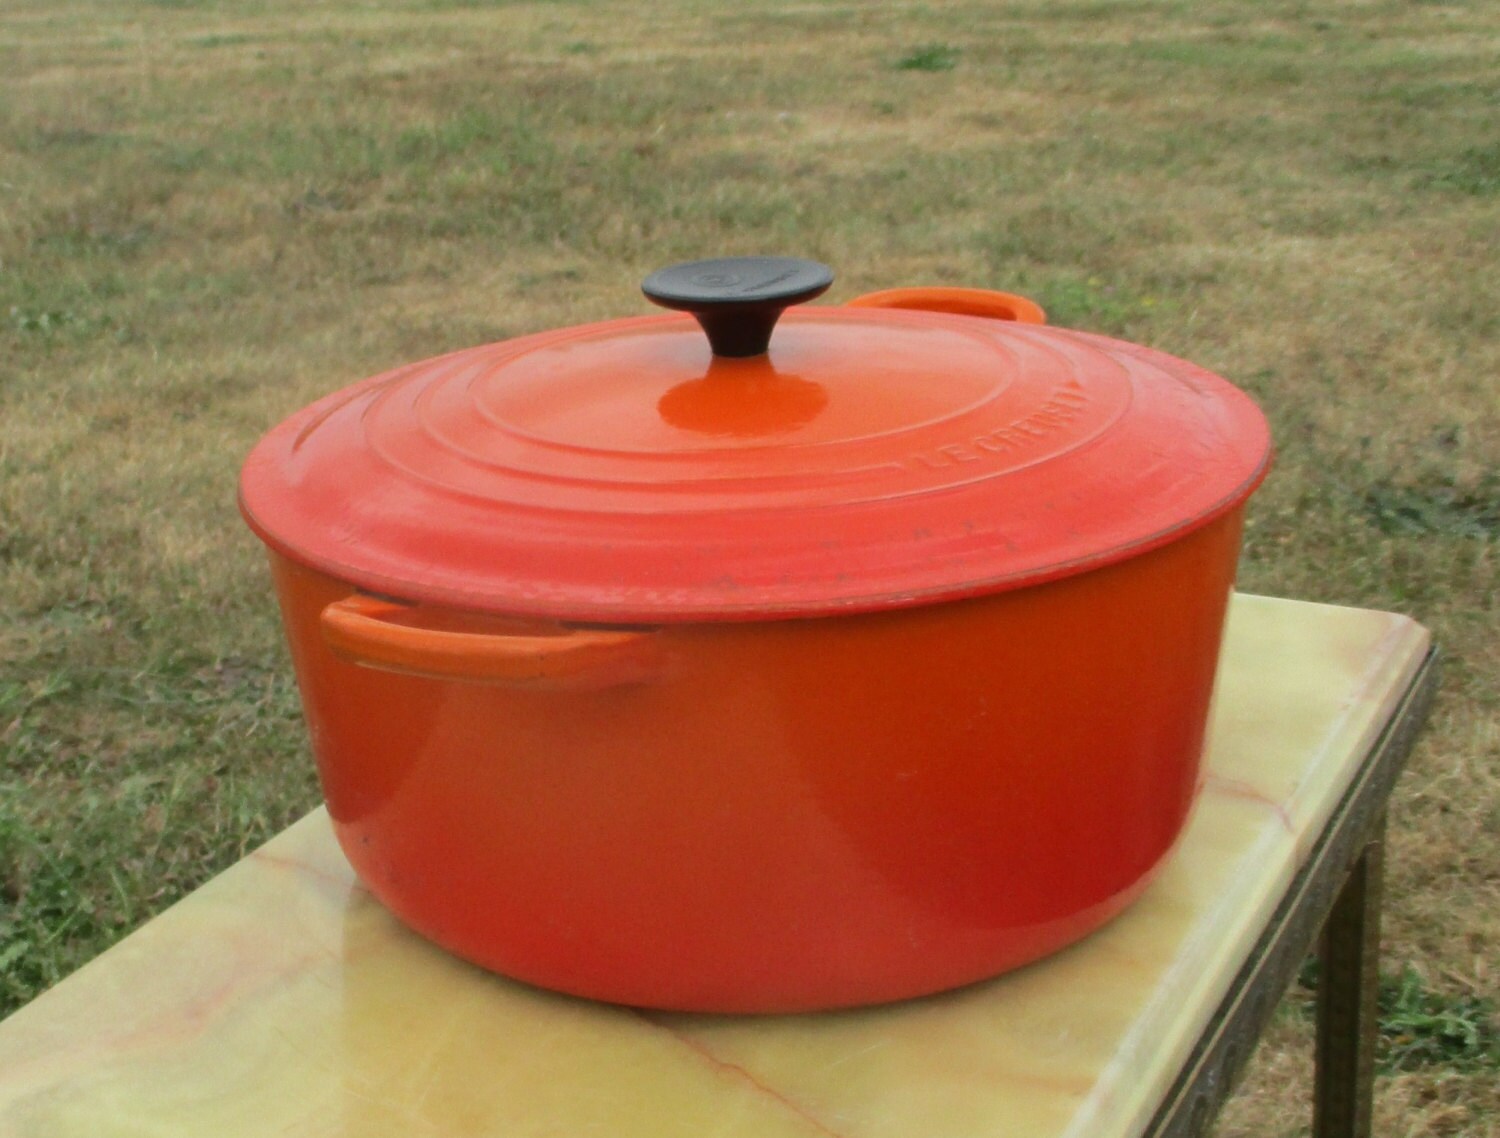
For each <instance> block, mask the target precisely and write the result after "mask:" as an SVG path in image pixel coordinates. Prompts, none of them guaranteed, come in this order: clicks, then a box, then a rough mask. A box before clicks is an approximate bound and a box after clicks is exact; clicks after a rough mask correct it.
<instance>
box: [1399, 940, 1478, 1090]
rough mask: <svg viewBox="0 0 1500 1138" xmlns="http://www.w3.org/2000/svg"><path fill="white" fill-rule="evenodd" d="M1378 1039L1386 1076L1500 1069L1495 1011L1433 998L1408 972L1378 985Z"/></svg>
mask: <svg viewBox="0 0 1500 1138" xmlns="http://www.w3.org/2000/svg"><path fill="white" fill-rule="evenodd" d="M1380 1036H1381V1040H1382V1042H1383V1043H1384V1047H1385V1053H1384V1055H1383V1056H1382V1063H1383V1064H1384V1066H1385V1068H1386V1069H1387V1070H1389V1071H1407V1070H1411V1069H1413V1068H1415V1067H1422V1066H1434V1065H1444V1066H1449V1067H1456V1068H1465V1067H1474V1066H1489V1067H1496V1066H1500V1031H1497V1027H1496V1020H1495V1007H1494V1005H1493V1004H1492V1003H1491V1002H1490V1001H1489V1000H1485V999H1481V998H1480V997H1478V996H1447V995H1443V994H1441V993H1438V992H1434V991H1432V990H1431V989H1430V988H1428V987H1427V986H1426V984H1424V983H1423V982H1422V977H1421V976H1420V975H1419V974H1418V973H1417V971H1416V970H1415V969H1413V968H1411V967H1410V966H1408V967H1407V968H1406V969H1405V970H1404V971H1403V972H1402V973H1401V975H1400V976H1382V977H1381V979H1380Z"/></svg>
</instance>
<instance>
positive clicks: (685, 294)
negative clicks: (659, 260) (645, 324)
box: [641, 257, 833, 356]
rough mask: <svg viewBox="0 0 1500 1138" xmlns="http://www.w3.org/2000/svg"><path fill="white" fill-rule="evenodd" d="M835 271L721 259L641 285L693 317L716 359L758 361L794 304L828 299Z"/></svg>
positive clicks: (790, 260) (787, 261) (813, 264)
mask: <svg viewBox="0 0 1500 1138" xmlns="http://www.w3.org/2000/svg"><path fill="white" fill-rule="evenodd" d="M832 283H833V270H832V269H830V268H829V267H828V266H827V265H820V264H818V262H817V261H803V260H799V259H798V258H796V257H719V258H716V259H715V260H712V261H689V262H688V263H687V264H684V265H673V266H672V267H671V268H667V269H660V270H658V271H657V272H654V273H652V274H651V275H650V276H649V277H647V278H646V279H645V281H643V282H642V284H641V291H642V292H644V293H645V294H646V296H647V298H648V299H649V300H651V301H652V302H653V303H655V304H659V305H661V306H662V307H663V308H675V309H679V310H681V311H683V312H691V313H692V314H693V316H694V318H695V319H696V320H697V321H698V323H699V324H701V325H702V326H703V331H704V332H706V333H707V334H708V345H709V347H711V348H712V349H713V353H714V355H716V356H758V355H760V354H761V353H762V352H764V351H765V350H766V347H767V345H768V344H770V342H771V329H772V328H774V327H775V326H776V321H777V320H778V319H780V317H781V314H782V312H784V311H785V310H786V309H787V308H789V307H790V306H791V305H793V304H801V303H802V302H803V301H806V300H812V299H813V298H814V297H816V296H822V295H823V293H825V292H827V291H828V286H829V285H831V284H832Z"/></svg>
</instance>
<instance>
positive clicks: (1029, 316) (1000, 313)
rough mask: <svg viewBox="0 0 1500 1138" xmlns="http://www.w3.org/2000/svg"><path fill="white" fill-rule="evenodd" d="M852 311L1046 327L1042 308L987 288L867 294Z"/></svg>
mask: <svg viewBox="0 0 1500 1138" xmlns="http://www.w3.org/2000/svg"><path fill="white" fill-rule="evenodd" d="M848 305H849V307H850V308H915V309H919V310H920V311H923V312H951V313H953V314H954V315H955V316H987V317H989V318H990V319H991V320H1014V321H1016V322H1017V323H1020V324H1045V323H1047V314H1046V313H1045V312H1043V311H1042V306H1041V305H1039V304H1038V303H1037V302H1036V301H1034V300H1028V299H1027V298H1026V297H1024V296H1017V295H1016V294H1015V293H1012V292H994V291H992V290H990V289H987V288H888V289H884V290H882V291H880V292H867V293H865V295H864V296H857V297H855V298H854V299H853V300H851V301H849V302H848Z"/></svg>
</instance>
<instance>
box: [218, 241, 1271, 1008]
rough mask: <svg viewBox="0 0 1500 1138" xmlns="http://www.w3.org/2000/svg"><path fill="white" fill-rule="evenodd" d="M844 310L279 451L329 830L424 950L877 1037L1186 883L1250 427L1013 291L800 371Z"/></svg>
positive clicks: (567, 984)
mask: <svg viewBox="0 0 1500 1138" xmlns="http://www.w3.org/2000/svg"><path fill="white" fill-rule="evenodd" d="M831 279H832V277H831V274H829V273H828V272H827V270H826V269H824V268H823V267H822V266H818V265H814V264H812V263H810V262H800V261H792V260H785V259H773V258H739V259H732V260H727V261H717V262H698V263H694V264H691V265H686V266H677V267H675V268H674V269H670V270H664V271H663V272H662V273H658V274H655V275H653V277H651V278H649V279H648V281H647V293H648V295H649V296H651V298H652V299H653V300H656V301H657V302H658V303H661V304H664V305H666V306H668V307H673V308H684V309H687V310H689V312H690V313H691V317H692V318H690V317H689V316H685V315H681V314H675V313H674V314H668V315H662V316H654V317H637V318H634V319H627V320H620V321H613V322H608V323H605V324H599V325H592V326H586V327H581V328H571V329H563V330H560V331H557V332H551V333H544V334H541V335H537V336H530V337H524V338H520V339H516V340H511V341H505V342H502V343H499V344H492V345H486V346H484V347H480V348H475V349H471V350H469V351H465V352H459V353H455V354H453V355H450V356H445V357H441V358H439V359H436V360H430V361H426V362H424V363H421V364H416V365H412V366H410V367H407V368H403V369H398V370H397V371H394V372H390V373H387V374H386V375H383V376H378V377H376V378H374V379H372V380H368V381H365V382H364V383H362V384H358V385H355V386H354V387H352V388H348V389H346V390H344V391H342V392H339V393H337V394H335V395H333V396H330V397H329V398H327V399H325V400H323V401H321V402H319V403H317V404H314V405H313V406H311V407H309V408H306V409H304V410H303V411H301V412H299V413H298V414H296V415H294V416H293V417H292V418H291V419H289V420H287V421H286V422H284V423H283V424H281V425H280V426H279V427H277V428H276V429H275V430H273V431H272V432H271V433H270V434H269V435H267V436H266V438H265V439H263V440H262V441H261V443H260V444H259V445H258V446H257V447H256V449H255V451H254V452H253V453H252V455H251V456H250V458H249V460H248V461H247V463H246V467H245V471H244V475H243V478H242V483H241V506H242V510H243V512H244V515H245V517H246V519H247V521H248V522H249V523H250V525H251V526H252V528H253V529H254V530H255V531H256V533H257V534H259V535H260V537H261V538H262V539H263V540H264V541H265V543H266V544H267V546H268V547H269V548H270V551H271V564H272V570H273V576H274V580H275V584H276V589H277V595H278V597H279V600H280V604H281V608H282V613H283V616H284V620H285V625H286V631H287V635H288V639H289V641H290V645H291V651H292V657H293V661H294V665H295V667H296V670H297V676H298V682H299V685H300V687H301V692H302V698H303V704H304V708H305V711H306V715H307V720H308V724H309V727H310V730H311V736H312V741H313V750H314V754H315V756H316V759H317V763H318V767H319V773H320V776H321V779H322V784H323V788H324V792H325V795H326V797H327V801H328V808H329V812H330V815H331V816H332V819H333V822H334V826H335V830H336V832H337V834H338V838H339V841H340V843H341V844H342V846H343V849H344V851H345V853H346V854H347V855H348V857H349V859H350V862H351V863H352V864H353V866H354V868H355V869H356V871H357V872H358V874H359V876H360V877H361V878H362V880H363V881H364V882H365V883H366V885H367V886H368V887H369V888H370V890H371V891H372V892H373V893H374V894H375V895H376V896H377V897H379V898H380V899H381V900H382V901H383V902H384V903H385V904H386V905H387V906H388V907H389V908H390V909H391V910H392V911H393V912H394V913H395V914H396V915H397V916H398V917H399V918H400V919H401V920H403V921H404V922H406V923H407V924H408V925H409V926H411V927H412V928H413V929H415V930H417V931H418V932H420V933H421V934H423V935H424V936H427V937H429V938H430V939H432V940H434V941H436V942H437V943H438V944H441V945H443V946H445V947H447V948H448V949H450V950H452V951H453V952H455V953H457V954H459V955H461V956H463V957H466V958H468V959H470V960H472V961H475V962H477V963H479V964H481V965H483V966H485V967H487V968H490V969H493V970H495V971H498V972H501V973H504V974H506V975H509V976H512V977H516V978H519V979H522V980H526V981H530V982H532V983H535V984H538V985H542V986H545V987H548V988H554V989H558V990H562V991H565V992H570V993H575V994H578V995H583V996H589V997H595V998H599V999H605V1000H611V1001H617V1002H622V1003H627V1004H635V1005H644V1006H650V1007H660V1008H677V1009H691V1010H709V1011H756V1012H769V1011H797V1010H806V1009H814V1008H829V1007H838V1006H848V1005H857V1004H865V1003H872V1002H879V1001H885V1000H891V999H897V998H902V997H908V996H915V995H919V994H924V993H929V992H934V991H938V990H942V989H945V988H950V987H954V986H957V985H961V984H965V983H968V982H971V981H974V980H978V979H980V978H983V977H988V976H992V975H995V974H997V973H1000V972H1003V971H1005V970H1007V969H1010V968H1013V967H1015V966H1017V965H1019V964H1022V963H1024V962H1026V961H1029V960H1032V959H1035V958H1036V957H1038V956H1041V955H1043V954H1045V953H1048V952H1051V951H1053V950H1055V949H1057V948H1059V947H1061V946H1063V945H1065V944H1068V943H1070V942H1072V941H1074V940H1076V939H1078V938H1079V937H1081V936H1083V935H1084V934H1086V933H1087V932H1089V931H1090V930H1092V929H1094V928H1096V927H1097V926H1098V925H1100V924H1101V923H1103V922H1104V921H1106V920H1108V919H1109V918H1110V917H1112V916H1113V915H1115V914H1116V913H1118V912H1119V911H1120V910H1122V909H1123V908H1124V907H1125V906H1126V905H1127V904H1129V902H1130V901H1131V900H1132V899H1133V898H1134V897H1136V896H1137V895H1138V894H1139V893H1140V892H1141V890H1142V889H1143V888H1144V887H1145V886H1146V884H1147V882H1148V881H1149V880H1150V877H1151V875H1152V872H1153V871H1154V870H1155V869H1156V867H1158V866H1159V865H1160V864H1161V862H1162V859H1163V858H1164V856H1165V855H1166V854H1167V852H1168V851H1169V850H1170V848H1171V847H1172V845H1173V843H1174V841H1175V839H1176V838H1177V836H1178V834H1179V832H1180V831H1181V829H1182V826H1183V823H1184V821H1185V819H1186V817H1187V814H1188V811H1189V809H1190V806H1191V804H1192V801H1193V798H1194V794H1195V792H1196V789H1197V785H1198V780H1199V761H1200V756H1201V753H1202V748H1203V738H1204V729H1205V724H1206V719H1207V714H1208V706H1209V700H1210V695H1211V691H1212V687H1213V680H1214V673H1215V666H1216V661H1217V656H1218V650H1219V642H1220V636H1221V632H1222V626H1223V619H1224V614H1225V609H1226V607H1227V603H1228V599H1229V594H1230V590H1231V587H1232V583H1233V578H1234V571H1235V564H1236V559H1237V556H1238V550H1239V543H1240V530H1241V520H1242V514H1243V509H1244V504H1245V501H1246V499H1247V498H1248V497H1249V495H1250V494H1251V492H1252V491H1253V490H1254V489H1255V487H1256V486H1257V485H1258V484H1259V482H1260V480H1261V479H1262V477H1263V476H1264V473H1265V469H1266V465H1267V462H1268V460H1269V453H1270V448H1269V440H1268V435H1267V431H1266V427H1265V423H1264V420H1263V419H1262V417H1261V416H1260V414H1259V412H1258V411H1257V410H1256V409H1255V407H1254V405H1253V404H1252V403H1251V402H1250V401H1249V400H1248V399H1247V398H1246V397H1245V396H1243V395H1242V394H1241V393H1240V392H1238V391H1237V390H1236V389H1234V388H1233V387H1231V386H1230V385H1229V384H1227V383H1226V382H1224V381H1223V380H1221V379H1218V378H1217V377H1215V376H1212V375H1209V374H1208V373H1206V372H1204V371H1202V370H1201V369H1198V368H1196V367H1194V366H1192V365H1190V364H1187V363H1185V362H1183V361H1181V360H1177V359H1174V358H1172V357H1169V356H1165V355H1162V354H1161V353H1158V352H1154V351H1151V350H1148V349H1145V348H1141V347H1138V346H1135V345H1130V344H1124V343H1121V342H1118V341H1112V340H1105V339H1103V338H1100V337H1096V336H1090V335H1088V334H1085V333H1079V332H1071V331H1066V330H1062V329H1055V328H1050V327H1046V326H1045V325H1044V324H1043V323H1042V320H1043V317H1042V314H1041V312H1040V310H1039V309H1037V308H1036V307H1035V305H1032V304H1031V303H1030V302H1029V301H1025V300H1024V299H1022V298H1017V297H1012V296H1008V295H1006V294H1000V293H987V292H981V291H976V290H954V289H940V290H939V289H932V290H924V289H915V290H897V291H894V292H890V293H877V294H874V295H872V296H868V297H864V298H861V299H859V300H856V301H854V302H852V303H851V304H849V305H847V306H845V307H842V308H838V307H827V306H818V307H815V308H806V309H796V310H793V311H792V312H789V313H787V315H786V319H785V320H784V321H783V322H782V324H781V325H780V326H779V327H777V328H776V329H775V336H774V338H772V335H771V334H772V326H773V324H775V322H776V319H777V317H778V316H779V315H780V314H781V311H782V309H783V308H785V307H786V306H787V305H789V304H792V303H797V302H800V301H803V300H807V299H811V298H813V297H815V296H817V295H818V294H820V293H821V292H822V291H824V290H825V289H826V288H827V287H828V285H829V283H830V282H831ZM693 318H696V320H697V322H698V324H699V325H701V327H702V330H701V331H700V329H699V328H697V327H694V324H693ZM704 331H706V332H707V333H708V338H707V341H705V337H704V335H703V332H704ZM768 341H769V347H768ZM710 342H711V344H712V348H710Z"/></svg>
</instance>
